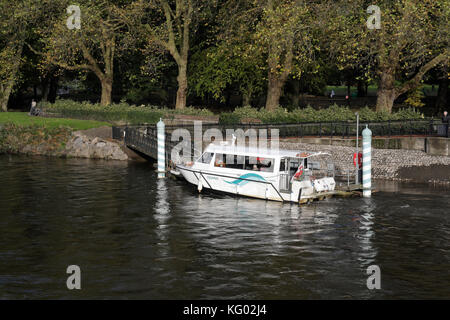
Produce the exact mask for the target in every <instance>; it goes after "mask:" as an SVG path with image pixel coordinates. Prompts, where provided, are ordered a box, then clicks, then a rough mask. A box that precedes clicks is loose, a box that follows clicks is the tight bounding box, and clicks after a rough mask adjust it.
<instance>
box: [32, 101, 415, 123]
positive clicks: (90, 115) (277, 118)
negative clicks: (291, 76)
mask: <svg viewBox="0 0 450 320" xmlns="http://www.w3.org/2000/svg"><path fill="white" fill-rule="evenodd" d="M41 106H42V107H44V110H45V112H47V113H55V114H57V115H60V116H63V117H68V118H78V119H89V120H98V121H108V122H119V121H120V122H126V123H129V124H141V123H157V122H158V121H159V119H160V118H173V117H174V115H176V114H184V115H191V116H212V115H213V113H212V112H211V111H209V110H207V109H200V108H195V107H187V108H185V109H183V110H175V109H168V108H159V107H155V106H145V105H142V106H134V105H129V104H127V103H118V104H112V105H110V106H101V105H99V104H91V103H88V102H82V103H80V102H75V101H72V100H57V101H56V102H55V103H54V104H42V105H41ZM359 115H360V120H361V121H373V122H375V121H388V120H417V119H423V114H422V113H420V112H418V111H416V110H415V109H412V108H409V109H402V110H399V111H397V112H395V113H392V114H390V113H388V112H384V111H383V112H376V111H374V110H372V109H370V108H369V107H364V108H362V109H360V110H359ZM244 119H247V120H249V119H250V120H251V119H259V120H260V121H261V122H262V123H266V124H283V123H301V122H303V123H304V122H339V121H355V120H356V117H355V113H354V112H353V111H352V110H351V109H349V108H348V107H346V106H338V105H336V104H334V105H332V106H330V107H328V108H326V109H320V110H316V109H314V108H312V107H311V106H308V107H306V108H304V109H295V110H293V111H288V110H287V109H285V108H277V109H275V110H272V111H267V110H266V109H264V108H262V109H259V110H258V109H256V108H252V107H250V106H247V107H242V108H236V109H235V110H234V111H233V112H227V113H222V114H220V118H219V122H220V124H227V125H230V124H239V123H240V122H241V121H242V120H244Z"/></svg>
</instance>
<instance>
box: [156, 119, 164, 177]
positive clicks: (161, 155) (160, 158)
mask: <svg viewBox="0 0 450 320" xmlns="http://www.w3.org/2000/svg"><path fill="white" fill-rule="evenodd" d="M156 127H157V131H158V134H157V136H158V179H162V178H165V177H166V154H165V143H166V126H165V125H164V122H163V121H162V119H159V122H158V124H157V125H156Z"/></svg>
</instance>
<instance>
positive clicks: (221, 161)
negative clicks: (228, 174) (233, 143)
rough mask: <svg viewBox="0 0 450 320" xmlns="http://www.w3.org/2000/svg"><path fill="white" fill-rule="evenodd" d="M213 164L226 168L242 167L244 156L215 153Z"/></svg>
mask: <svg viewBox="0 0 450 320" xmlns="http://www.w3.org/2000/svg"><path fill="white" fill-rule="evenodd" d="M214 166H216V167H221V168H228V169H241V170H242V169H244V157H243V156H237V155H234V154H222V153H218V154H216V160H215V161H214Z"/></svg>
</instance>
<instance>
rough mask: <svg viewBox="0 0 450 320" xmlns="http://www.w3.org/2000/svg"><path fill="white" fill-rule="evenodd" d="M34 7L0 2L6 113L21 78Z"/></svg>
mask: <svg viewBox="0 0 450 320" xmlns="http://www.w3.org/2000/svg"><path fill="white" fill-rule="evenodd" d="M32 5H33V4H32V2H29V1H19V0H14V1H6V0H1V1H0V107H1V111H4V112H6V111H8V102H9V98H10V96H11V92H12V90H13V88H14V85H15V84H16V82H17V80H18V78H19V77H20V74H19V69H20V66H21V64H22V52H23V48H24V44H25V40H26V37H27V28H28V24H29V23H30V22H31V20H32Z"/></svg>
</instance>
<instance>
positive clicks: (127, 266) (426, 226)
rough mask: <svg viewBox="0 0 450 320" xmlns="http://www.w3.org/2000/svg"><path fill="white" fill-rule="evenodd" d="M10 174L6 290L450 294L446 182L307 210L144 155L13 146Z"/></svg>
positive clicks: (82, 294)
mask: <svg viewBox="0 0 450 320" xmlns="http://www.w3.org/2000/svg"><path fill="white" fill-rule="evenodd" d="M0 183H1V184H0V191H1V192H0V299H59V298H63V299H80V298H83V299H91V298H93V299H104V298H106V299H109V298H119V299H354V298H358V299H385V298H386V299H393V298H400V299H403V298H447V299H448V298H450V289H449V285H450V210H449V207H450V190H449V189H442V188H441V189H439V188H433V187H430V186H423V185H401V184H394V183H387V182H386V183H383V184H382V183H379V184H378V188H379V189H380V190H381V191H380V192H379V193H376V194H375V195H374V196H373V197H372V198H371V199H362V198H353V199H329V200H326V201H322V202H319V203H314V204H312V205H308V206H302V207H299V206H298V205H295V204H280V203H276V202H267V201H262V200H253V199H248V198H238V197H233V196H228V195H220V194H219V195H218V194H210V193H206V194H201V195H199V194H198V193H197V190H196V188H195V187H191V186H189V185H187V184H185V183H184V182H180V181H173V180H170V179H166V180H157V179H156V175H155V173H154V170H153V168H152V166H151V165H150V164H148V163H143V164H129V163H123V162H106V161H94V160H78V159H70V160H64V159H47V158H31V157H18V156H7V155H3V156H0ZM69 265H78V266H79V267H80V269H81V286H82V288H81V290H72V291H69V290H68V289H67V287H66V280H67V277H68V276H69V274H67V273H66V269H67V267H68V266H69ZM370 265H378V266H379V267H380V270H381V289H379V290H376V289H375V290H369V289H368V288H367V285H366V281H367V278H368V275H367V268H368V266H370Z"/></svg>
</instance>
